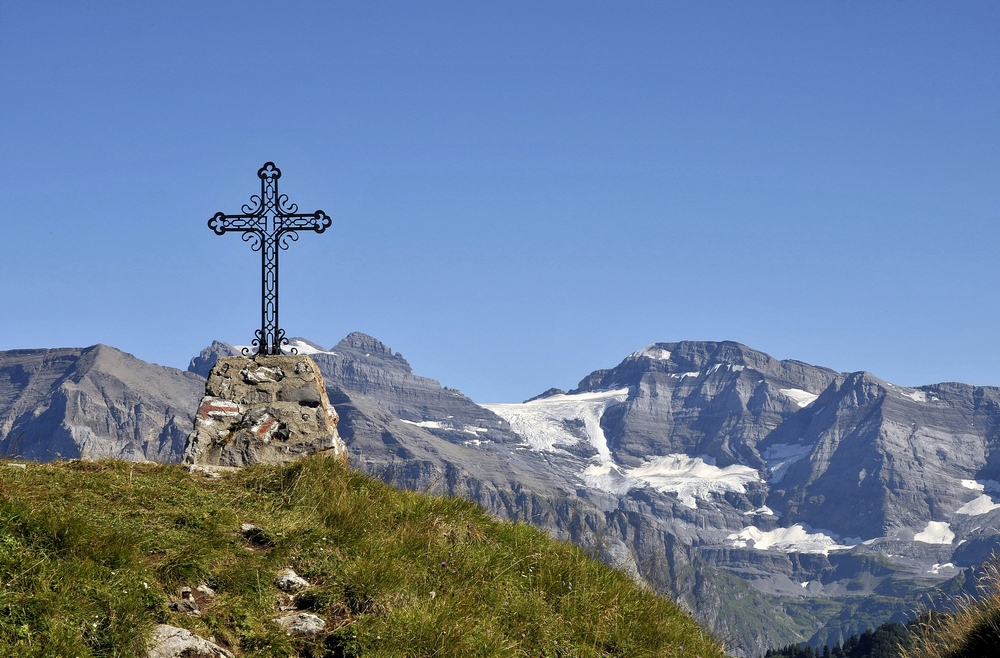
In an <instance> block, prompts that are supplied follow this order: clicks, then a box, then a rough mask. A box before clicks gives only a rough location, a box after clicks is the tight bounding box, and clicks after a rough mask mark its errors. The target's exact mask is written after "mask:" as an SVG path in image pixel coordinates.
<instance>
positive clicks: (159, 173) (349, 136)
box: [0, 0, 1000, 402]
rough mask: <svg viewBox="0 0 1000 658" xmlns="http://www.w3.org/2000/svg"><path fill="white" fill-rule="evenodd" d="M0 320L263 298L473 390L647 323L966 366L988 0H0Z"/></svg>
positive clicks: (563, 359) (993, 248)
mask: <svg viewBox="0 0 1000 658" xmlns="http://www.w3.org/2000/svg"><path fill="white" fill-rule="evenodd" d="M0 120H2V123H0V156H2V157H0V228H2V235H3V238H2V245H3V252H2V258H0V286H2V290H3V297H2V299H3V313H2V322H0V349H14V348H33V347H62V346H84V345H90V344H94V343H97V342H102V343H106V344H110V345H114V346H116V347H118V348H120V349H123V350H125V351H127V352H131V353H133V354H135V355H136V356H138V357H140V358H142V359H145V360H148V361H153V362H156V363H160V364H163V365H171V366H177V367H181V368H184V367H186V365H187V362H188V359H189V358H190V357H191V356H192V355H194V354H196V353H197V352H198V351H199V350H200V349H201V348H202V347H204V346H205V345H207V344H208V343H210V342H211V341H212V340H213V339H221V340H226V341H229V342H233V343H247V342H248V341H249V340H250V338H251V337H252V334H253V331H254V330H255V329H256V328H257V327H258V326H259V322H260V309H259V257H258V255H257V254H255V253H253V252H251V251H250V249H249V247H248V245H246V244H245V243H243V242H242V241H241V240H240V239H239V237H238V236H236V235H226V236H222V237H217V236H215V235H213V234H212V233H211V231H210V230H209V229H208V228H207V226H206V221H207V220H208V218H209V217H210V216H211V215H212V214H213V213H215V212H216V211H220V210H221V211H225V212H237V211H238V209H239V207H240V206H241V205H242V204H243V203H245V202H246V201H247V200H248V198H249V196H250V195H251V194H253V193H255V192H256V191H257V189H258V186H259V183H258V181H257V178H256V175H255V174H256V171H257V169H258V168H259V167H260V166H261V165H262V164H263V163H264V162H265V161H267V160H273V161H274V162H275V163H277V165H278V166H279V167H280V168H281V169H282V171H283V177H282V179H281V189H282V191H283V192H286V193H288V194H289V195H290V197H291V199H292V201H294V202H297V203H298V204H299V205H300V206H301V207H302V208H303V209H304V210H310V211H311V210H313V209H315V208H322V209H324V210H325V211H326V212H327V213H329V214H330V215H331V216H332V217H333V219H334V225H333V228H332V229H331V230H329V231H327V232H326V233H325V234H323V235H315V234H304V235H303V236H302V238H301V239H300V240H299V241H298V242H297V243H295V244H294V245H292V248H291V249H290V250H289V251H287V252H283V253H282V266H281V283H282V286H281V320H282V323H281V324H282V326H283V327H284V328H285V329H286V330H287V332H288V333H289V335H293V336H294V335H301V336H305V337H308V338H310V339H311V340H313V341H315V342H318V343H320V344H322V345H324V346H330V345H332V344H334V343H336V342H337V341H338V340H339V339H340V338H342V337H343V336H344V335H346V334H347V333H348V332H350V331H355V330H356V331H363V332H366V333H369V334H372V335H374V336H376V337H377V338H379V339H381V340H382V341H383V342H385V343H386V344H388V345H389V346H391V347H392V348H394V349H396V350H399V351H401V352H402V353H403V355H404V356H405V357H407V359H408V360H409V361H410V362H411V363H412V364H413V366H414V369H415V370H416V371H417V372H418V373H419V374H423V375H426V376H430V377H434V378H436V379H438V380H440V381H441V382H442V383H443V384H445V385H449V386H452V387H455V388H459V389H461V390H462V391H464V392H465V393H467V394H468V395H470V396H471V397H472V398H473V399H475V400H478V401H481V402H495V401H516V400H521V399H524V398H527V397H529V396H531V395H534V394H536V393H538V392H540V391H542V390H544V389H546V388H548V387H550V386H558V387H561V388H568V387H571V386H573V385H575V384H576V382H577V381H578V380H579V379H580V378H581V377H583V376H584V375H586V374H587V373H589V372H590V371H592V370H594V369H597V368H601V367H610V366H613V365H615V364H616V363H618V362H619V361H620V360H621V359H622V358H623V357H624V356H625V355H627V354H628V353H629V352H631V351H633V350H636V349H639V348H641V347H643V346H644V345H646V344H649V343H652V342H656V341H676V340H684V339H693V340H726V339H728V340H736V341H740V342H742V343H745V344H747V345H749V346H751V347H754V348H757V349H761V350H763V351H766V352H768V353H770V354H772V355H773V356H776V357H778V358H795V359H800V360H803V361H807V362H810V363H815V364H819V365H825V366H829V367H832V368H835V369H837V370H843V371H854V370H869V371H871V372H874V373H875V374H876V375H878V376H880V377H883V378H885V379H888V380H889V381H892V382H894V383H898V384H903V385H917V384H926V383H933V382H938V381H965V382H969V383H975V384H992V385H1000V303H998V293H1000V258H998V257H997V255H998V253H1000V3H996V2H961V3H950V2H937V3H926V2H805V3H804V2H697V3H681V2H669V3H668V2H662V3H652V2H602V3H598V2H565V3H562V2H541V3H539V2H523V3H522V2H454V3H440V2H422V3H415V2H413V3H410V2H406V3H404V2H391V3H373V2H352V3H346V2H338V3H333V2H308V3H307V2H282V3H275V2H266V3H253V2H212V1H205V0H202V1H199V2H161V3H152V2H146V3H139V2H87V3H83V2H60V3H52V2H38V1H31V2H27V1H20V0H3V2H2V3H0Z"/></svg>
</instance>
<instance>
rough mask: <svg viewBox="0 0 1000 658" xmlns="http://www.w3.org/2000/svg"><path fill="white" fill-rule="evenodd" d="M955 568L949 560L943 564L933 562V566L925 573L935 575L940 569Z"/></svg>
mask: <svg viewBox="0 0 1000 658" xmlns="http://www.w3.org/2000/svg"><path fill="white" fill-rule="evenodd" d="M955 568H956V567H955V565H954V564H952V563H951V562H946V563H944V564H937V563H935V564H934V566H932V567H931V568H930V569H928V570H927V573H932V574H934V575H935V576H936V575H937V574H939V573H941V570H942V569H955Z"/></svg>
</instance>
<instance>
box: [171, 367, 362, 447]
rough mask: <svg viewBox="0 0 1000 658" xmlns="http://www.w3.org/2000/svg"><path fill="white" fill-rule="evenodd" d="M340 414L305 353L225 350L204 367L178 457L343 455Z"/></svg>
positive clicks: (317, 369)
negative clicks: (233, 353)
mask: <svg viewBox="0 0 1000 658" xmlns="http://www.w3.org/2000/svg"><path fill="white" fill-rule="evenodd" d="M339 420H340V419H339V417H338V416H337V412H336V410H334V408H333V406H332V405H331V404H330V400H329V398H328V397H327V395H326V386H325V384H324V382H323V376H322V375H321V374H320V372H319V368H318V367H317V366H316V364H315V363H314V362H313V360H312V359H311V358H309V357H308V356H304V355H291V356H287V355H285V356H259V355H258V356H254V357H242V356H230V357H223V358H220V359H219V360H218V361H217V362H216V364H215V366H214V367H213V368H212V371H211V372H210V373H209V376H208V381H207V382H206V384H205V397H204V398H202V400H201V406H200V407H199V408H198V413H197V414H196V415H195V421H194V431H193V432H191V434H190V435H189V436H188V441H187V446H186V448H185V449H184V462H185V463H186V464H190V465H192V466H225V467H240V466H246V465H249V464H259V463H264V464H280V463H284V462H289V461H293V460H295V459H299V458H300V457H303V456H305V455H310V454H313V453H319V452H322V453H327V454H329V455H331V456H336V457H338V458H340V459H343V460H345V461H346V459H347V447H346V446H345V445H344V442H343V441H342V440H341V438H340V435H339V434H338V433H337V423H338V422H339Z"/></svg>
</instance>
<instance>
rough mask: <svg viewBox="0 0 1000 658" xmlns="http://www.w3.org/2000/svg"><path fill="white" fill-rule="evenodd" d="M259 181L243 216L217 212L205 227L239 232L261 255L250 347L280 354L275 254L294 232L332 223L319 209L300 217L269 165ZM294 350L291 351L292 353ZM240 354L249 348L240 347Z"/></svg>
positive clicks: (284, 340)
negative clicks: (257, 317) (258, 297)
mask: <svg viewBox="0 0 1000 658" xmlns="http://www.w3.org/2000/svg"><path fill="white" fill-rule="evenodd" d="M257 177H258V178H260V196H257V195H256V194H255V195H253V196H252V197H250V203H247V204H244V205H243V208H242V210H243V213H242V214H239V215H227V214H225V213H221V212H217V213H215V216H214V217H212V219H210V220H208V227H209V228H210V229H212V230H213V231H215V234H216V235H222V234H223V233H227V232H230V231H239V232H241V233H243V241H244V242H249V243H250V248H251V249H253V250H254V251H259V252H260V254H261V280H260V281H261V306H260V329H259V330H257V332H256V338H254V340H253V345H254V346H255V347H256V348H257V351H256V353H257V354H281V353H282V352H281V346H282V345H285V344H287V343H288V339H287V338H285V330H284V329H280V328H278V252H279V251H281V250H282V249H288V245H290V244H291V243H292V242H294V241H296V240H298V239H299V234H298V233H297V231H315V232H317V233H322V232H323V231H325V230H326V229H328V228H329V227H330V224H332V223H333V220H331V219H330V216H329V215H327V214H326V213H325V212H323V211H322V210H317V211H316V212H314V213H308V214H300V213H298V210H299V207H298V206H297V205H295V204H294V203H289V202H288V195H287V194H278V179H279V178H281V170H280V169H278V168H277V167H275V166H274V163H273V162H265V163H264V166H263V167H261V168H260V169H259V170H258V171H257ZM294 352H295V350H294V349H292V353H294ZM243 353H244V354H249V353H250V349H249V348H244V350H243Z"/></svg>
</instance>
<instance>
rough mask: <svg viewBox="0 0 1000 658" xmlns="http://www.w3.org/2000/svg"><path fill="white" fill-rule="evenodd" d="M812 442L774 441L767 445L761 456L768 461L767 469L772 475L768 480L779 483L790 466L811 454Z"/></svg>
mask: <svg viewBox="0 0 1000 658" xmlns="http://www.w3.org/2000/svg"><path fill="white" fill-rule="evenodd" d="M813 445H815V444H812V443H807V444H805V445H803V444H801V443H774V444H771V445H770V446H768V447H767V449H766V450H765V451H764V454H762V455H761V458H763V460H764V461H765V462H766V463H767V470H768V471H769V472H770V474H771V476H770V477H769V478H768V482H770V483H771V484H777V483H779V482H781V480H782V479H784V477H785V473H787V472H788V467H789V466H791V465H792V464H794V463H795V462H797V461H799V460H800V459H803V458H805V457H808V456H809V453H810V452H812V449H813Z"/></svg>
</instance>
